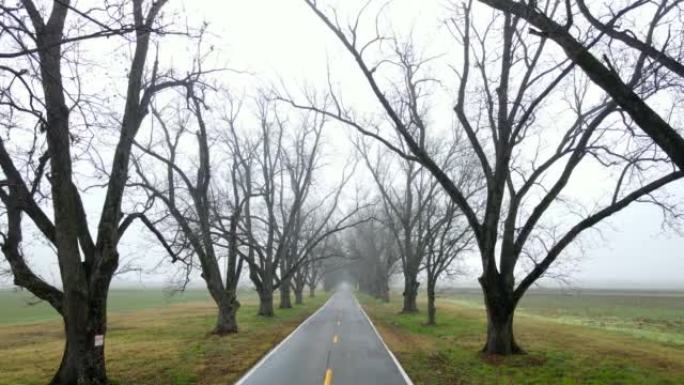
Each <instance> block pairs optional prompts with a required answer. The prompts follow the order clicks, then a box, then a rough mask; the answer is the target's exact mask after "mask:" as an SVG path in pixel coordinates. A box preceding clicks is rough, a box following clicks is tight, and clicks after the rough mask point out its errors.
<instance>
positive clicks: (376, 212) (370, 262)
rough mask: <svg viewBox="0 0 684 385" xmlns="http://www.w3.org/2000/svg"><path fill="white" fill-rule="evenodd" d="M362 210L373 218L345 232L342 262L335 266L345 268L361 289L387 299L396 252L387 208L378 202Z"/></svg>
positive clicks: (396, 257) (397, 263)
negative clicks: (343, 258)
mask: <svg viewBox="0 0 684 385" xmlns="http://www.w3.org/2000/svg"><path fill="white" fill-rule="evenodd" d="M379 200H381V198H379ZM365 211H367V212H364V213H363V214H362V215H364V216H367V217H369V218H373V219H372V220H370V221H368V222H366V223H363V224H361V225H359V226H356V227H355V228H354V229H352V230H350V231H349V232H347V233H346V234H345V238H344V244H345V251H344V256H345V259H346V262H345V263H342V264H341V266H338V267H337V270H345V271H349V272H350V274H351V275H352V276H353V277H354V278H355V280H356V282H357V284H358V286H359V290H361V291H362V292H364V293H366V294H369V295H371V296H373V297H375V298H377V299H380V300H382V301H385V302H389V300H390V287H389V284H390V278H391V277H392V275H394V274H395V273H396V272H397V270H398V265H399V261H400V260H401V257H400V252H399V250H398V247H397V242H396V238H395V236H394V235H393V234H392V231H391V230H390V228H389V226H388V222H389V220H388V219H387V211H386V210H385V209H384V208H383V207H382V206H381V204H377V205H375V206H369V207H368V208H367V209H366V210H365Z"/></svg>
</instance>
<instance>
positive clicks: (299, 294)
mask: <svg viewBox="0 0 684 385" xmlns="http://www.w3.org/2000/svg"><path fill="white" fill-rule="evenodd" d="M303 303H304V288H301V289H295V305H301V304H303Z"/></svg>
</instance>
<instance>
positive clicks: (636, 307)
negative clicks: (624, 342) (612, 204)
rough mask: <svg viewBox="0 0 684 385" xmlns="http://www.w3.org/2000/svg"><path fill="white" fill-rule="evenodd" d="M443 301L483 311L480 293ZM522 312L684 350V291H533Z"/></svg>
mask: <svg viewBox="0 0 684 385" xmlns="http://www.w3.org/2000/svg"><path fill="white" fill-rule="evenodd" d="M442 297H443V299H444V300H446V301H448V302H455V303H457V304H460V305H463V306H473V307H476V308H479V309H483V308H484V305H483V300H482V293H481V292H480V291H479V290H462V291H460V292H448V293H445V294H444V295H443V296H442ZM518 311H519V313H520V314H524V315H527V316H534V317H539V318H542V319H544V320H549V321H553V322H558V323H563V324H570V325H582V326H589V327H592V328H598V329H604V330H613V331H620V332H624V333H626V334H629V335H631V336H633V337H637V338H640V339H645V340H651V341H657V342H661V343H664V344H668V345H672V346H682V347H684V292H665V291H637V290H633V291H624V290H623V291H616V290H575V291H569V292H558V291H551V290H536V291H531V292H530V293H528V294H527V295H525V297H523V300H522V301H521V303H520V305H519V307H518Z"/></svg>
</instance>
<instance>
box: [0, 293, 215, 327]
mask: <svg viewBox="0 0 684 385" xmlns="http://www.w3.org/2000/svg"><path fill="white" fill-rule="evenodd" d="M208 299H209V295H208V294H207V291H206V290H201V289H192V290H187V291H185V292H182V293H173V294H171V293H169V292H165V291H163V290H162V289H160V288H157V289H112V290H111V291H110V294H109V299H108V300H109V303H108V304H107V306H108V308H109V311H114V312H117V311H130V310H140V309H149V308H153V307H164V306H168V305H172V304H177V303H185V302H191V301H205V300H208ZM0 309H2V312H0V325H8V324H19V323H22V324H25V323H31V322H41V321H49V320H57V319H59V314H57V312H55V311H54V309H52V307H50V305H49V304H48V303H46V302H42V301H38V300H37V299H36V298H35V297H34V296H33V295H31V294H30V293H29V292H27V291H25V290H11V289H0Z"/></svg>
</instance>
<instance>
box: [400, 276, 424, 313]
mask: <svg viewBox="0 0 684 385" xmlns="http://www.w3.org/2000/svg"><path fill="white" fill-rule="evenodd" d="M418 286H420V283H418V281H417V280H416V277H414V276H413V275H412V274H406V275H405V277H404V307H403V308H402V309H401V312H402V313H417V312H418V305H417V304H416V298H417V297H418Z"/></svg>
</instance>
